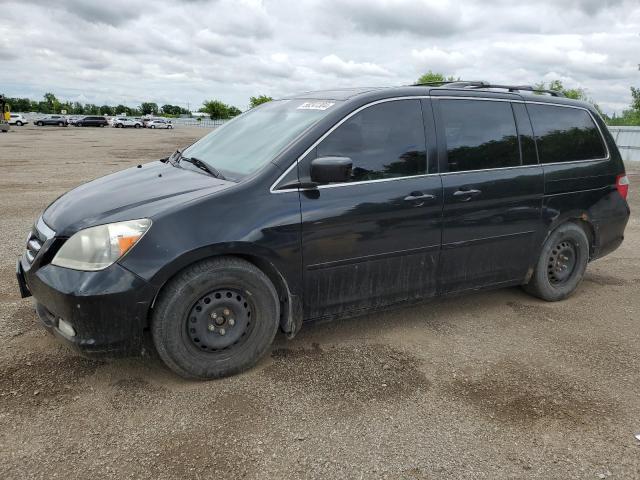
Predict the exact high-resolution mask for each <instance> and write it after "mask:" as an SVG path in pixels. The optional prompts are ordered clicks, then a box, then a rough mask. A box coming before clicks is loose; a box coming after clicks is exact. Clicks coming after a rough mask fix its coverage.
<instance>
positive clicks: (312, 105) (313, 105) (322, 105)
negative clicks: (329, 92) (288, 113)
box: [298, 102, 335, 110]
mask: <svg viewBox="0 0 640 480" xmlns="http://www.w3.org/2000/svg"><path fill="white" fill-rule="evenodd" d="M332 105H335V102H304V103H303V104H302V105H300V106H299V107H298V110H326V109H327V108H329V107H331V106H332Z"/></svg>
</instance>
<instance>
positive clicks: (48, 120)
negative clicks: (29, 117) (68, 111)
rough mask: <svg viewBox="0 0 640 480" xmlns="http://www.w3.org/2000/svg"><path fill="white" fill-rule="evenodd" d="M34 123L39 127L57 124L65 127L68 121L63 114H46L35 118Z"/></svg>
mask: <svg viewBox="0 0 640 480" xmlns="http://www.w3.org/2000/svg"><path fill="white" fill-rule="evenodd" d="M35 124H36V125H38V126H39V127H44V126H45V125H57V126H58V127H66V126H67V125H69V122H68V121H67V118H66V117H65V116H64V115H48V116H46V117H43V118H39V119H38V120H36V121H35Z"/></svg>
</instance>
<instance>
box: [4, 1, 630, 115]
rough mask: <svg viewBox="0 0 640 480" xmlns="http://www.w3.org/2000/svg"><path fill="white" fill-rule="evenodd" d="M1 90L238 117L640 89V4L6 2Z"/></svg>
mask: <svg viewBox="0 0 640 480" xmlns="http://www.w3.org/2000/svg"><path fill="white" fill-rule="evenodd" d="M0 12H1V15H0V92H3V93H5V94H6V95H8V96H26V97H32V98H36V97H41V96H42V94H43V93H45V92H47V91H51V92H53V93H55V94H56V95H57V96H58V97H59V98H64V99H68V100H79V101H82V102H91V103H98V104H103V103H108V104H116V103H125V104H127V105H130V106H133V105H137V104H139V103H140V102H141V101H155V102H157V103H159V104H163V103H175V104H180V105H182V106H185V107H186V106H187V104H189V105H190V107H191V108H192V109H197V108H198V107H199V106H200V105H201V103H202V101H203V100H205V99H210V98H218V99H221V100H223V101H224V102H227V103H231V104H234V105H236V106H238V107H240V108H242V109H244V108H246V106H247V104H248V97H249V96H251V95H258V94H267V95H272V96H274V97H278V96H282V95H285V94H290V93H295V92H298V91H307V90H317V89H323V88H328V87H336V86H377V85H403V84H408V83H412V82H414V81H415V80H416V79H417V77H418V76H419V75H420V74H421V73H422V72H425V71H427V70H433V71H437V72H443V73H446V74H448V75H455V76H456V77H461V78H463V79H470V80H489V81H493V82H502V83H516V84H522V83H525V84H526V83H528V84H532V83H535V82H537V81H540V80H552V79H556V78H557V79H560V80H562V81H563V82H564V83H565V85H566V86H569V87H582V88H585V89H586V90H587V91H588V94H589V95H590V96H591V97H593V99H594V100H596V101H597V102H598V103H599V104H600V105H601V106H602V107H603V108H604V109H605V111H607V112H609V113H611V112H612V111H620V110H622V109H623V108H626V107H627V106H628V104H629V103H630V94H629V86H630V85H635V86H638V87H640V71H639V70H638V64H639V63H640V0H536V1H526V0H525V1H520V2H514V1H513V0H451V1H449V0H297V1H271V0H264V1H257V0H154V1H135V0H19V1H9V0H0Z"/></svg>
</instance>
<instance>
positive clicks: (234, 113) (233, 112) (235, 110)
mask: <svg viewBox="0 0 640 480" xmlns="http://www.w3.org/2000/svg"><path fill="white" fill-rule="evenodd" d="M228 108H229V116H230V117H236V116H238V115H240V114H241V113H242V110H240V109H239V108H238V107H234V106H233V105H229V106H228Z"/></svg>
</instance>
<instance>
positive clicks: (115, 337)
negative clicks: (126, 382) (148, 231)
mask: <svg viewBox="0 0 640 480" xmlns="http://www.w3.org/2000/svg"><path fill="white" fill-rule="evenodd" d="M17 276H18V284H19V285H20V290H21V293H23V294H24V293H31V294H32V295H33V296H34V297H35V299H36V301H37V307H36V310H37V312H38V316H39V317H40V319H41V321H42V323H43V325H44V326H45V328H47V330H49V331H51V332H52V333H54V334H55V335H56V336H57V337H59V338H61V339H62V340H64V341H65V342H66V343H68V344H70V345H71V346H73V347H74V348H75V349H77V350H78V351H80V352H81V353H83V354H87V355H92V356H122V355H134V354H137V353H139V352H140V351H141V348H142V336H143V331H144V328H145V327H146V325H147V315H148V312H149V309H150V307H151V304H152V302H153V299H154V297H155V294H156V291H155V289H154V288H153V287H152V286H151V285H149V284H148V283H147V282H146V281H144V280H143V279H141V278H140V277H138V276H137V275H135V274H134V273H132V272H130V271H129V270H127V269H126V268H124V267H122V266H120V265H118V264H117V263H116V264H114V265H111V266H110V267H108V268H106V269H105V270H101V271H98V272H83V271H78V270H71V269H68V268H62V267H57V266H55V265H51V264H48V265H44V266H42V267H40V268H38V269H36V270H35V271H34V269H32V268H29V263H28V262H27V261H26V259H25V258H24V257H23V258H22V259H21V260H20V261H19V262H18V267H17ZM60 319H63V320H64V321H65V322H67V323H68V324H70V325H71V326H72V327H73V329H74V330H75V333H76V334H75V335H74V336H69V335H67V334H65V333H64V332H63V331H62V330H60V328H59V323H58V322H59V320H60Z"/></svg>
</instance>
